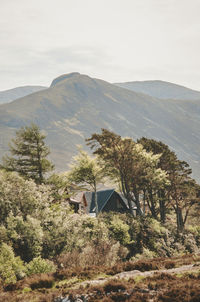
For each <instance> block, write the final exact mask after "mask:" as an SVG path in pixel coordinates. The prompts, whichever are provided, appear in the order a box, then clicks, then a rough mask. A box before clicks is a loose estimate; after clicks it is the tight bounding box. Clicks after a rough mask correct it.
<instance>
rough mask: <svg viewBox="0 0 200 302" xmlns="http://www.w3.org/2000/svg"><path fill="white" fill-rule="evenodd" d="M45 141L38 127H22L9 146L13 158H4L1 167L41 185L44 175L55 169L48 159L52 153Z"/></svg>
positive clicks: (32, 125) (33, 125)
mask: <svg viewBox="0 0 200 302" xmlns="http://www.w3.org/2000/svg"><path fill="white" fill-rule="evenodd" d="M44 139H45V135H44V134H43V133H41V132H40V129H39V127H38V126H37V125H35V124H31V125H30V126H29V127H28V126H26V127H22V128H21V129H20V130H18V131H17V132H16V138H15V139H12V141H11V144H10V145H9V147H10V153H11V156H8V155H6V156H4V157H3V164H2V166H1V167H3V168H5V169H6V170H7V171H16V172H18V173H20V175H22V176H24V177H26V178H32V179H33V180H34V181H35V182H36V183H39V184H41V183H42V182H44V174H45V173H46V172H49V171H51V170H52V169H53V164H52V163H51V162H50V161H49V160H48V159H47V155H48V154H49V153H50V151H49V148H48V147H47V146H46V145H45V142H44Z"/></svg>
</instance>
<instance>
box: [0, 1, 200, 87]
mask: <svg viewBox="0 0 200 302" xmlns="http://www.w3.org/2000/svg"><path fill="white" fill-rule="evenodd" d="M199 16H200V0H0V90H5V89H9V88H13V87H17V86H23V85H45V86H49V85H50V83H51V81H52V79H53V78H55V77H57V76H59V75H61V74H63V73H69V72H73V71H78V72H80V73H84V74H88V75H89V76H92V77H96V78H101V79H104V80H107V81H109V82H125V81H135V80H149V79H160V80H165V81H170V82H174V83H178V84H181V85H185V86H188V87H190V88H194V89H197V90H200V17H199Z"/></svg>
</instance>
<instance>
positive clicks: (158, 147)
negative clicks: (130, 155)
mask: <svg viewBox="0 0 200 302" xmlns="http://www.w3.org/2000/svg"><path fill="white" fill-rule="evenodd" d="M138 142H139V143H141V144H142V145H143V146H144V148H145V149H146V150H147V151H151V152H153V154H161V156H160V159H159V163H158V166H159V167H160V168H161V169H163V170H164V171H166V173H167V178H168V180H169V181H170V185H168V186H167V187H165V188H161V189H159V190H158V192H157V193H158V199H159V206H160V209H159V210H160V218H161V221H162V222H165V220H166V213H167V211H169V210H170V209H171V208H172V209H174V211H175V214H176V220H177V229H178V231H181V230H183V228H184V226H185V224H186V221H187V218H188V215H189V212H190V210H191V208H192V207H193V206H195V205H196V204H198V200H199V198H198V192H199V187H198V185H197V184H196V182H195V181H194V180H193V179H192V178H191V176H190V175H191V173H192V170H191V169H190V167H189V165H188V164H187V162H185V161H180V160H178V158H177V156H176V154H175V153H174V152H173V151H171V150H170V149H169V147H168V146H167V145H165V144H164V143H162V142H160V141H156V140H153V139H148V138H144V137H142V138H141V139H139V140H138Z"/></svg>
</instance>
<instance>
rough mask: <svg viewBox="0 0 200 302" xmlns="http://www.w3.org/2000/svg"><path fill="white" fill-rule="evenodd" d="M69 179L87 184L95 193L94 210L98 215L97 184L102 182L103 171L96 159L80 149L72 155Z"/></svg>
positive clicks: (76, 182)
mask: <svg viewBox="0 0 200 302" xmlns="http://www.w3.org/2000/svg"><path fill="white" fill-rule="evenodd" d="M69 179H70V181H71V182H72V183H75V184H83V185H85V184H86V185H89V187H90V188H92V190H93V191H94V195H95V211H96V215H98V204H97V185H98V184H99V183H102V182H103V179H104V171H103V169H102V168H101V167H100V166H99V165H98V163H97V159H96V158H92V157H90V156H89V155H88V154H87V152H85V151H83V150H82V149H80V150H79V154H78V155H77V156H75V157H74V164H72V165H71V171H70V173H69Z"/></svg>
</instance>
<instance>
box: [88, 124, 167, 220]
mask: <svg viewBox="0 0 200 302" xmlns="http://www.w3.org/2000/svg"><path fill="white" fill-rule="evenodd" d="M87 142H88V145H89V146H90V147H91V148H92V149H95V150H94V154H95V155H98V156H99V157H100V158H101V159H102V161H103V163H104V167H105V171H106V173H107V174H108V175H109V176H111V177H112V178H114V179H115V180H118V182H119V183H120V189H121V191H122V193H123V194H124V196H125V197H126V198H127V200H128V204H129V209H130V211H131V213H132V214H133V204H132V201H134V202H135V203H136V206H137V214H138V215H141V214H142V209H141V204H140V193H141V191H142V190H144V188H145V187H146V186H155V185H156V186H160V185H162V184H163V183H164V182H165V181H166V174H165V172H164V171H162V170H161V169H158V168H157V163H158V159H159V157H160V155H153V154H152V153H148V152H146V151H145V150H144V148H143V147H142V145H141V144H136V143H135V142H134V141H133V140H132V139H130V138H121V136H120V135H117V134H115V133H114V132H111V131H109V130H107V129H102V133H101V134H96V133H94V134H92V136H91V138H89V139H87Z"/></svg>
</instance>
